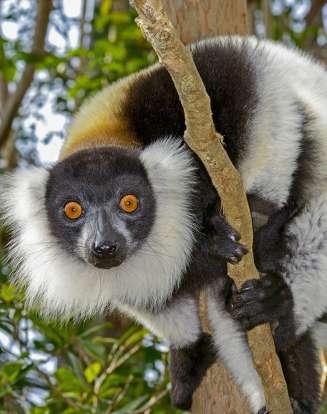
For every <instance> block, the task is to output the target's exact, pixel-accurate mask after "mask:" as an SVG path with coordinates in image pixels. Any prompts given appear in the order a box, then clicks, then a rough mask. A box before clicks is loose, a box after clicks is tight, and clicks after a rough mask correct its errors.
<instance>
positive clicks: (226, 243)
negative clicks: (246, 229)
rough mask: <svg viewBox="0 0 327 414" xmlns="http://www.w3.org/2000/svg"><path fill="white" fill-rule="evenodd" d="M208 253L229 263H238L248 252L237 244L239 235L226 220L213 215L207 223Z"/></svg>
mask: <svg viewBox="0 0 327 414" xmlns="http://www.w3.org/2000/svg"><path fill="white" fill-rule="evenodd" d="M208 224H209V233H208V234H209V245H208V250H209V253H210V254H212V255H214V256H219V257H222V258H223V259H225V260H227V261H228V262H229V263H238V262H239V261H240V260H241V259H242V257H243V256H244V255H245V254H246V253H247V252H248V250H247V248H246V247H245V246H243V245H242V244H241V243H239V240H240V238H241V237H240V235H239V233H238V232H237V231H236V230H234V229H233V227H232V226H230V225H229V224H228V223H227V221H226V219H225V218H224V217H223V216H220V215H218V214H217V215H214V216H213V217H212V218H211V219H210V221H209V223H208Z"/></svg>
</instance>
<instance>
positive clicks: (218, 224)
mask: <svg viewBox="0 0 327 414" xmlns="http://www.w3.org/2000/svg"><path fill="white" fill-rule="evenodd" d="M210 224H211V225H212V226H213V228H214V229H215V230H216V229H217V232H218V234H221V231H222V229H224V230H225V232H226V234H227V235H228V238H229V239H231V240H232V241H239V240H240V239H241V235H240V234H239V232H238V231H237V230H235V229H234V228H233V227H232V226H230V225H229V224H228V223H227V221H226V219H225V217H224V216H220V215H218V214H217V215H215V216H213V217H212V218H211V220H210Z"/></svg>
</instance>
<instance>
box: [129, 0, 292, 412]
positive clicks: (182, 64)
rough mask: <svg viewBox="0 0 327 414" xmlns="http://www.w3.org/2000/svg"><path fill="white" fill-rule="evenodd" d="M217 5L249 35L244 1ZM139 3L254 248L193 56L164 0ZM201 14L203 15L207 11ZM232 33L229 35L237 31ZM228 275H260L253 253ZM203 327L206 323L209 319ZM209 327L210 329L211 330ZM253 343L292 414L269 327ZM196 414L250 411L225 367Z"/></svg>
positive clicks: (271, 395) (268, 385)
mask: <svg viewBox="0 0 327 414" xmlns="http://www.w3.org/2000/svg"><path fill="white" fill-rule="evenodd" d="M167 1H168V2H169V3H168V4H169V10H170V14H171V15H172V6H173V3H172V2H171V0H167ZM185 3H188V6H189V7H191V6H192V4H193V3H194V2H192V1H185ZM191 3H192V4H191ZM216 3H220V5H221V6H224V5H225V7H223V10H224V12H225V13H226V14H227V15H225V16H223V15H222V14H221V13H220V14H219V12H218V9H217V10H216V17H218V16H220V18H221V19H223V21H224V22H225V24H226V21H228V18H230V19H231V20H232V21H233V25H232V27H234V28H235V27H239V30H240V31H241V32H242V33H245V32H246V30H247V27H246V20H245V16H246V2H245V1H241V0H240V1H239V2H236V1H235V3H234V1H233V2H230V1H229V0H226V1H225V2H223V1H219V2H217V1H213V2H212V4H213V5H214V4H216ZM236 3H238V6H239V7H241V6H242V8H241V10H239V9H235V8H234V7H235V5H236ZM179 4H180V2H178V1H177V8H178V5H179ZM200 4H201V5H202V4H204V5H205V7H206V9H205V10H211V9H210V7H208V2H207V1H206V2H203V3H202V2H201V3H200V2H196V10H197V12H198V11H199V10H200V9H201V6H200ZM134 5H135V8H136V10H137V12H138V13H139V16H140V17H139V18H138V19H137V22H138V24H139V26H140V27H141V29H142V30H143V33H144V34H145V36H146V37H147V39H148V40H149V41H150V42H151V44H152V46H153V48H154V50H155V51H156V53H157V55H158V57H159V60H160V61H161V63H162V64H163V65H164V66H165V67H166V68H167V70H168V71H169V73H170V75H171V76H172V79H173V81H174V84H175V86H176V89H177V91H178V93H179V97H180V99H181V102H182V105H183V109H184V113H185V121H186V133H185V141H186V142H187V143H188V145H189V146H190V148H191V149H192V150H194V151H195V152H196V153H197V154H198V155H199V157H200V158H201V160H202V162H203V163H204V165H205V167H206V168H207V170H208V172H209V174H210V176H211V178H212V181H213V184H214V185H215V187H216V189H218V188H219V195H220V197H221V199H222V202H223V207H224V212H225V215H226V217H227V219H228V221H229V222H230V223H231V224H232V225H233V226H234V227H235V228H237V229H238V230H240V233H241V234H242V236H243V239H242V241H243V243H244V244H246V245H247V247H248V248H251V247H252V240H253V233H252V223H251V217H250V211H249V207H248V205H247V200H246V196H245V194H244V191H243V189H242V182H241V179H240V176H239V174H238V173H237V171H236V170H235V168H234V167H233V165H232V163H231V162H230V160H229V159H228V156H227V154H226V152H225V151H224V148H223V145H222V142H223V138H222V136H221V135H219V134H218V133H217V132H216V131H215V128H214V124H213V121H212V117H211V108H210V99H209V97H208V96H207V94H206V92H205V88H204V86H203V83H202V81H201V78H200V76H199V74H198V72H197V70H196V68H195V66H194V63H193V60H192V57H191V54H190V53H189V52H186V49H185V48H184V47H183V45H182V43H181V42H180V40H179V39H178V35H177V33H176V31H175V30H174V28H173V26H172V25H171V23H170V21H169V19H168V18H167V15H166V13H165V11H164V9H163V7H162V3H161V1H160V0H134ZM180 7H181V8H182V10H184V12H185V13H186V12H187V8H184V6H183V5H182V4H181V6H180ZM213 8H215V6H213ZM236 10H237V11H238V14H237V15H238V17H239V18H240V20H239V23H238V25H237V24H236V19H233V14H232V13H233V11H236ZM202 11H203V12H204V9H202ZM209 13H211V12H209ZM189 14H190V20H186V22H184V23H183V24H185V25H186V26H190V25H191V27H192V25H195V24H196V23H195V21H194V20H192V19H194V18H195V19H196V18H197V17H196V16H195V14H194V13H193V12H192V11H191V12H189ZM175 16H177V19H176V20H175V22H177V24H181V22H180V21H179V20H178V14H177V13H176V14H175ZM199 16H201V14H200V15H199ZM190 21H193V23H192V24H191V23H190ZM201 21H202V17H201ZM216 26H218V27H219V25H218V22H216ZM193 27H194V26H193ZM224 27H226V26H224ZM229 29H230V30H229V33H230V32H231V30H232V29H231V28H229ZM203 31H204V28H203V26H201V28H200V30H199V31H198V33H202V34H203ZM181 33H182V36H183V39H184V41H193V40H195V39H194V37H192V36H190V35H189V32H187V33H186V34H185V32H184V34H183V29H181ZM216 33H217V32H216ZM229 273H230V275H231V276H232V277H233V278H234V280H235V282H236V284H237V285H238V286H240V285H241V284H242V283H243V282H244V281H245V280H246V277H248V276H251V277H253V276H254V275H257V276H258V274H257V272H256V269H255V266H254V262H253V256H252V254H248V255H247V256H246V257H245V259H243V260H242V262H241V263H240V264H239V265H238V266H233V267H231V268H230V269H229ZM201 307H202V309H203V308H205V300H203V299H202V301H201ZM201 313H203V311H201ZM204 324H205V325H207V321H205V322H204ZM205 328H206V329H207V326H205ZM249 344H250V348H251V350H252V352H253V354H254V360H255V365H256V368H257V369H258V371H259V373H260V374H261V377H262V379H263V384H264V388H265V391H266V399H267V403H268V407H269V408H270V409H271V410H272V411H273V412H274V413H283V414H287V413H290V412H291V408H290V403H289V399H288V395H287V388H286V384H285V380H284V377H283V374H282V370H281V366H280V363H279V360H278V358H277V355H276V352H275V348H274V343H273V340H272V337H271V333H270V329H269V326H260V327H258V328H256V329H255V330H253V331H251V332H250V334H249ZM192 412H193V413H196V414H200V413H201V414H211V413H212V414H213V413H247V412H249V408H248V406H247V402H246V401H245V399H244V398H243V396H242V395H241V394H240V391H239V389H238V387H237V386H236V385H235V384H234V383H233V382H232V381H231V378H230V376H229V374H228V372H227V371H226V369H225V368H224V367H223V365H222V364H219V363H218V364H216V365H215V366H214V367H212V368H211V369H210V370H209V372H208V374H207V376H206V378H205V380H204V381H203V383H202V384H201V386H200V387H199V389H198V390H197V392H196V394H195V395H194V403H193V407H192Z"/></svg>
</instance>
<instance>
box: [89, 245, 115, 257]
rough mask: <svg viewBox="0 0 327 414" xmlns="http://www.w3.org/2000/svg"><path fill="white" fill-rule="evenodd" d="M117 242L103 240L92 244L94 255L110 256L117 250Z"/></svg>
mask: <svg viewBox="0 0 327 414" xmlns="http://www.w3.org/2000/svg"><path fill="white" fill-rule="evenodd" d="M118 247H119V246H118V243H116V242H115V243H110V242H103V243H101V244H94V246H93V251H94V253H95V254H96V256H99V257H106V256H112V255H114V254H115V253H116V252H117V251H118Z"/></svg>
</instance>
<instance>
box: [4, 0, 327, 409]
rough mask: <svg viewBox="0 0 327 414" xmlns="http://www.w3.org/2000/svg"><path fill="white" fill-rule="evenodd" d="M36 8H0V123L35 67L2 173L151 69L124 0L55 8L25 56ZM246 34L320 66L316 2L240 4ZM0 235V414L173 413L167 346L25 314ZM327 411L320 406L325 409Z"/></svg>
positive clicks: (112, 326) (321, 28)
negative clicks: (106, 91) (96, 97)
mask: <svg viewBox="0 0 327 414" xmlns="http://www.w3.org/2000/svg"><path fill="white" fill-rule="evenodd" d="M36 12H37V2H36V0H21V1H19V2H17V1H12V0H3V1H1V2H0V104H1V105H0V119H1V121H2V122H4V120H5V117H6V115H7V112H6V111H7V110H8V108H9V106H10V101H11V99H12V96H13V95H14V94H15V92H16V91H17V90H18V89H19V87H20V86H21V79H22V75H23V73H24V70H25V69H26V67H27V66H28V65H31V64H32V65H34V66H35V68H36V72H35V76H34V79H33V80H32V81H31V82H30V83H29V84H28V88H27V93H26V94H25V95H24V97H23V98H22V99H21V100H20V102H19V107H18V109H17V111H16V112H15V114H14V119H13V122H12V123H11V125H10V131H9V134H8V135H7V137H6V139H5V141H6V142H4V140H3V136H2V135H1V129H0V154H1V156H0V174H1V173H4V172H6V171H9V170H11V169H12V168H14V167H16V166H17V165H18V166H20V165H26V164H35V165H39V164H45V163H47V162H49V161H53V160H54V159H55V157H56V156H57V154H58V150H59V147H60V145H61V142H62V139H63V137H64V130H65V126H66V124H67V123H68V122H69V120H70V118H71V116H72V113H73V112H74V111H76V110H77V109H78V108H79V106H80V105H81V103H82V102H83V101H84V99H85V98H87V97H88V96H90V95H91V94H93V93H94V92H95V91H97V90H99V89H101V88H103V87H104V86H106V85H108V84H110V83H111V82H113V81H115V80H117V79H119V78H121V77H123V76H126V75H128V74H130V73H133V72H135V71H138V70H140V69H142V68H144V67H146V66H148V65H150V64H151V63H153V62H154V61H155V60H156V57H155V55H154V53H153V52H152V51H151V49H150V47H149V45H148V44H147V43H146V42H145V40H144V39H143V37H142V35H141V33H140V32H139V30H138V28H137V27H136V25H135V23H134V17H135V15H134V12H133V11H131V10H130V9H129V8H128V4H127V1H126V0H112V1H111V0H102V1H97V0H75V1H74V2H73V1H69V0H55V1H53V9H52V11H51V14H50V20H49V24H48V26H49V27H48V35H47V38H46V43H45V50H44V51H43V52H42V53H35V52H33V51H31V43H32V34H33V30H34V24H35V16H36ZM249 13H250V16H251V26H252V30H253V32H255V33H256V34H257V35H258V36H260V37H265V36H267V37H271V38H273V39H278V40H282V41H283V42H285V43H287V44H289V45H296V46H299V47H302V48H303V49H307V50H310V51H311V52H312V53H314V54H315V55H316V56H317V57H318V58H319V59H321V60H322V62H325V63H326V62H327V51H326V45H327V35H326V26H327V22H326V20H327V6H326V4H325V1H312V2H311V1H309V0H308V1H296V0H288V1H287V0H284V1H282V0H279V1H278V0H271V1H265V0H262V1H249ZM8 238H9V236H8V234H7V232H6V230H5V229H0V413H10V414H11V413H31V414H48V413H49V414H50V413H65V414H68V413H108V414H109V413H115V414H123V413H128V414H131V413H132V414H136V413H146V414H148V413H155V414H160V413H168V412H169V413H178V410H173V409H172V408H171V407H170V401H169V395H168V392H169V381H168V376H167V359H168V354H167V346H166V345H165V344H164V343H162V342H160V341H158V339H156V338H154V337H153V336H152V335H150V334H149V333H148V332H147V331H145V330H144V329H142V328H140V327H137V326H135V325H133V324H130V323H129V322H128V321H126V320H121V318H119V317H117V315H108V316H107V317H106V318H103V319H99V320H96V321H94V320H93V321H86V322H85V323H83V324H81V325H79V326H76V325H73V324H66V325H65V326H62V325H60V324H59V323H55V322H47V321H44V320H42V319H40V318H39V317H38V316H37V314H35V313H33V312H28V311H26V309H24V299H23V294H22V293H21V292H17V291H16V289H15V288H14V287H13V286H12V285H10V283H9V282H8V275H9V273H10V268H9V267H8V265H7V264H6V263H5V262H4V260H3V257H4V251H5V247H4V246H5V245H6V243H7V242H8ZM324 410H325V411H324V413H327V408H325V409H324Z"/></svg>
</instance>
